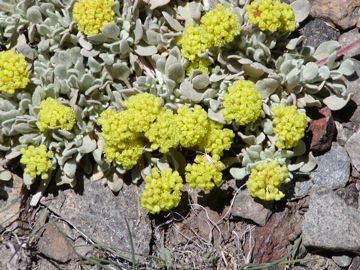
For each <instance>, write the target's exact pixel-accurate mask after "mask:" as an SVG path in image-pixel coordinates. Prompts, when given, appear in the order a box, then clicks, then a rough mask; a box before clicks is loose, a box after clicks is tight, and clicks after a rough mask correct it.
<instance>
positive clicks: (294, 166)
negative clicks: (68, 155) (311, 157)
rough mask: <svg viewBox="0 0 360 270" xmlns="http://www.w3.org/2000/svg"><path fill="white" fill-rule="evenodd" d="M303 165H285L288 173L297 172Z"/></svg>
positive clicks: (301, 163)
mask: <svg viewBox="0 0 360 270" xmlns="http://www.w3.org/2000/svg"><path fill="white" fill-rule="evenodd" d="M303 165H304V162H299V163H294V164H289V165H287V168H288V170H289V171H290V172H293V171H297V170H298V169H300V168H301V167H302V166H303Z"/></svg>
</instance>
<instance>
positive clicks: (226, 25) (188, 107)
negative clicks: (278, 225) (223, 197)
mask: <svg viewBox="0 0 360 270" xmlns="http://www.w3.org/2000/svg"><path fill="white" fill-rule="evenodd" d="M3 7H4V8H3V10H0V25H1V29H2V31H1V33H0V43H1V44H2V45H1V51H0V179H1V180H6V181H9V180H10V179H11V172H10V171H9V170H8V169H7V168H8V166H7V164H9V163H13V164H17V163H16V162H17V161H19V160H20V165H21V166H22V168H23V179H24V182H25V184H26V185H27V186H28V187H29V186H30V185H31V184H33V183H34V182H35V181H37V180H40V179H43V180H46V179H47V180H46V181H55V182H56V184H57V185H68V186H70V187H74V186H75V185H76V179H77V174H78V172H79V171H82V172H83V173H84V174H85V175H87V176H88V177H96V179H101V180H102V182H103V183H104V184H105V185H107V186H108V187H109V188H110V189H111V190H112V191H115V192H117V191H119V190H120V189H121V187H122V185H123V178H124V177H125V175H126V176H131V181H132V182H133V183H136V184H138V185H140V184H141V183H142V181H141V180H144V182H145V187H144V188H143V189H141V190H143V191H142V195H141V204H142V206H143V207H144V208H145V209H147V210H148V211H149V212H150V213H152V214H158V213H161V212H166V211H171V210H172V209H173V208H174V207H176V206H178V205H179V203H180V200H181V198H182V191H183V190H189V189H196V190H204V191H205V192H209V191H210V190H212V189H214V188H215V189H216V188H220V186H221V185H222V183H224V182H225V181H235V180H236V181H247V184H246V185H247V187H248V190H249V192H250V194H251V195H252V196H254V197H257V198H259V199H261V200H284V199H286V198H288V197H287V194H286V193H285V192H282V191H281V190H282V185H283V184H286V183H287V182H288V181H290V180H292V179H293V177H292V172H293V171H296V170H300V171H302V172H306V171H309V170H311V169H312V168H314V166H315V163H314V158H313V157H312V154H311V152H309V151H307V149H306V147H307V146H306V145H305V143H304V142H303V140H302V139H303V138H304V135H305V130H306V128H307V125H308V122H309V121H310V120H311V117H312V115H311V114H310V113H308V111H307V109H308V108H310V107H321V106H328V107H329V108H330V109H331V110H340V109H341V108H343V107H344V106H346V104H347V102H348V101H349V99H350V98H351V95H349V94H348V93H347V91H346V85H345V83H344V81H343V76H349V75H351V74H352V73H353V71H354V68H353V62H352V61H351V59H343V60H339V59H338V56H339V55H340V52H339V51H338V49H339V43H338V42H337V41H328V42H325V43H324V44H321V45H320V46H318V47H317V48H312V47H308V46H303V45H302V41H303V40H304V38H305V37H304V36H296V35H290V34H291V33H292V32H293V31H294V30H296V29H297V28H298V27H299V25H300V23H301V22H303V21H304V20H305V19H306V18H307V16H308V14H309V11H310V4H309V2H308V0H296V1H294V2H293V3H292V4H291V5H288V4H286V3H283V2H281V1H278V0H253V1H250V0H246V1H230V0H225V1H221V3H220V1H202V0H196V1H185V2H182V3H181V4H180V2H179V3H178V2H177V1H165V0H164V1H159V0H156V1H155V0H149V1H142V0H139V1H118V0H95V1H89V0H76V1H70V0H47V1H45V0H39V1H35V2H33V3H32V4H31V5H30V4H29V1H28V0H15V1H12V2H11V4H7V5H4V6H3ZM341 52H344V49H343V50H342V51H341ZM304 160H305V161H306V162H305V161H304ZM230 178H232V179H231V180H227V179H230ZM234 179H235V180H234ZM85 184H86V182H85Z"/></svg>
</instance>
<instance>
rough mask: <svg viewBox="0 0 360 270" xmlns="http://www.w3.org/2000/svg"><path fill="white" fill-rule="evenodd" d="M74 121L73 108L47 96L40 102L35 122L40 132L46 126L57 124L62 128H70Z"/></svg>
mask: <svg viewBox="0 0 360 270" xmlns="http://www.w3.org/2000/svg"><path fill="white" fill-rule="evenodd" d="M75 122H76V120H75V113H74V110H73V109H72V108H70V107H69V106H66V105H64V104H60V103H59V102H58V101H57V100H56V99H53V98H47V99H45V100H43V101H41V102H40V111H39V120H38V121H37V122H36V126H37V127H38V129H39V130H40V131H41V132H44V131H45V130H46V129H47V128H48V127H57V126H60V128H61V129H63V130H71V129H72V128H73V127H74V125H75Z"/></svg>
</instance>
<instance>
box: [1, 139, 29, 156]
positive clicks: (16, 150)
mask: <svg viewBox="0 0 360 270" xmlns="http://www.w3.org/2000/svg"><path fill="white" fill-rule="evenodd" d="M29 143H31V142H29ZM20 155H21V153H20V149H12V150H11V152H10V153H8V154H7V155H6V156H5V158H6V159H8V160H11V159H14V158H17V157H18V156H20Z"/></svg>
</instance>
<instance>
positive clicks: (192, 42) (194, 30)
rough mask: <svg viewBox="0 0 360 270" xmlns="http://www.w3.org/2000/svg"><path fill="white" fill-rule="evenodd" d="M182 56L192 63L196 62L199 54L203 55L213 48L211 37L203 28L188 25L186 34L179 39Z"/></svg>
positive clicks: (191, 24)
mask: <svg viewBox="0 0 360 270" xmlns="http://www.w3.org/2000/svg"><path fill="white" fill-rule="evenodd" d="M178 42H179V44H180V47H181V50H180V51H181V54H182V56H183V57H185V58H186V59H188V60H190V61H194V60H195V58H196V57H197V54H198V53H203V52H205V51H206V49H208V48H210V47H212V44H211V37H210V36H209V34H208V33H207V32H206V29H205V28H204V27H203V26H201V25H200V26H194V24H193V23H188V24H187V25H186V27H185V30H184V32H183V33H182V34H181V36H180V37H179V38H178Z"/></svg>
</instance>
